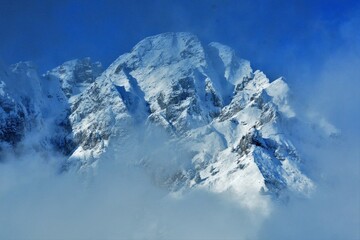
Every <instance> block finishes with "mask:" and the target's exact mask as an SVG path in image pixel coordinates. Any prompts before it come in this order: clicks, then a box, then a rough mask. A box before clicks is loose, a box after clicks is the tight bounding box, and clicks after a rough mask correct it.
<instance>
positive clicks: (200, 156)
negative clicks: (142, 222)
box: [0, 33, 313, 207]
mask: <svg viewBox="0 0 360 240" xmlns="http://www.w3.org/2000/svg"><path fill="white" fill-rule="evenodd" d="M2 68H3V70H2V71H1V72H0V73H1V75H0V83H1V85H0V118H1V123H0V127H1V131H0V142H1V144H2V145H1V146H3V147H4V146H5V145H6V146H11V145H12V146H15V145H16V144H17V143H19V142H20V141H22V140H23V139H24V138H26V136H27V134H28V132H32V131H39V130H40V129H41V131H40V132H41V134H39V135H40V136H38V137H39V140H41V141H40V142H42V143H45V144H43V145H44V146H47V147H46V148H44V149H49V146H50V147H51V148H53V149H56V151H58V152H61V153H62V154H63V155H64V156H66V158H68V159H69V160H68V162H69V163H75V165H77V166H78V167H80V168H81V169H83V170H86V169H88V168H90V167H93V166H95V165H96V163H97V161H98V160H99V159H100V158H101V157H102V156H103V155H104V152H106V150H108V149H109V148H111V149H112V150H111V151H115V152H116V151H118V152H119V151H120V152H121V151H122V150H124V149H125V148H128V147H129V144H130V143H129V142H128V141H129V140H128V139H130V137H129V136H130V135H131V131H132V130H131V129H143V130H142V131H143V132H142V133H141V134H143V135H141V136H140V137H139V138H140V139H141V138H143V139H148V141H149V142H151V137H148V136H149V134H150V132H151V131H150V129H154V126H157V127H160V128H161V129H165V130H166V132H167V133H168V135H169V136H168V137H167V140H166V141H165V140H164V144H165V143H166V144H174V145H176V146H182V148H183V149H184V150H183V152H186V154H183V155H182V154H180V153H176V154H175V152H174V154H175V157H176V156H177V155H178V156H182V157H184V156H186V157H184V158H186V159H180V161H185V162H190V163H189V164H187V165H186V166H182V167H181V169H179V170H177V171H175V173H173V172H172V173H171V174H170V173H166V174H164V175H163V176H162V177H158V178H157V179H162V180H161V181H162V183H159V184H160V185H166V186H168V187H169V188H170V189H177V190H179V189H185V188H191V187H197V188H206V189H209V190H211V191H214V192H224V191H232V192H235V194H236V195H237V196H239V197H241V198H242V199H243V201H244V202H245V203H246V204H245V205H247V206H249V207H251V206H252V204H260V203H255V202H256V201H254V200H253V199H251V198H250V197H249V196H253V195H254V196H255V195H257V194H260V195H261V194H263V193H271V194H272V193H275V194H276V195H278V194H279V193H280V192H281V191H283V190H284V189H287V190H288V189H290V190H293V191H297V192H301V193H305V194H306V193H308V192H310V191H311V189H312V188H313V183H312V182H311V180H310V179H308V178H307V177H306V176H305V175H304V174H303V173H302V172H301V170H300V166H299V164H300V163H301V158H300V156H299V155H298V154H297V152H296V148H295V146H293V144H292V141H291V134H290V132H289V129H290V128H291V126H290V125H291V123H292V122H295V121H293V120H294V119H296V114H295V113H294V111H293V110H292V108H291V105H290V104H289V103H288V102H289V101H288V95H289V89H288V87H287V85H286V83H285V82H284V80H283V79H282V78H279V79H277V80H275V81H270V80H269V79H268V78H267V77H266V75H265V74H264V73H262V72H261V71H258V70H257V71H253V70H252V69H251V67H250V63H249V62H248V61H247V60H243V59H241V58H239V57H238V56H237V55H236V54H235V52H234V51H233V50H232V49H231V48H229V47H227V46H224V45H221V44H219V43H210V44H209V45H204V44H203V43H201V42H200V41H199V39H198V38H197V37H196V36H194V35H192V34H189V33H165V34H160V35H157V36H153V37H149V38H146V39H144V40H143V41H141V42H140V43H138V44H137V45H136V46H135V47H134V48H133V49H132V51H131V52H129V53H126V54H124V55H121V56H120V57H119V58H118V59H117V60H115V61H114V63H112V64H111V65H110V66H109V67H108V68H107V69H106V70H105V71H102V70H101V64H100V63H98V62H95V63H93V62H91V61H90V59H88V58H86V59H82V60H72V61H69V62H66V63H64V64H62V65H61V66H59V67H57V68H54V69H53V70H50V71H48V72H47V73H46V74H44V75H43V76H39V75H38V74H37V72H36V69H35V68H34V67H33V66H31V65H29V64H24V63H22V64H18V65H17V66H16V67H12V68H11V69H12V70H11V69H7V68H5V67H3V66H2ZM14 81H15V82H16V81H18V82H19V83H23V82H24V83H26V86H27V90H26V91H20V92H19V91H17V90H16V88H13V87H12V85H13V84H12V82H14ZM30 93H31V94H30ZM297 121H298V123H299V120H297ZM304 126H306V124H304ZM295 134H296V133H295ZM150 135H151V134H150ZM146 136H147V137H146ZM134 144H135V145H136V144H140V143H137V142H135V143H134ZM110 146H111V147H110ZM44 151H45V150H44ZM111 151H110V152H111ZM149 151H150V152H149V153H144V154H145V155H149V156H150V155H151V151H153V149H150V150H149ZM139 158H140V159H142V161H141V165H142V166H144V167H146V168H151V161H152V160H151V159H150V158H149V157H145V156H139ZM135 162H136V161H135ZM134 164H135V163H134ZM164 172H166V170H164ZM164 176H166V177H164ZM259 201H260V200H259Z"/></svg>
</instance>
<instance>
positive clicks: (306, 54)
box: [0, 0, 360, 78]
mask: <svg viewBox="0 0 360 240" xmlns="http://www.w3.org/2000/svg"><path fill="white" fill-rule="evenodd" d="M358 2H359V1H340V0H339V1H333V0H328V1H286V0H284V1H258V0H252V1H240V0H208V1H205V0H178V1H177V0H167V1H165V0H152V1H145V0H144V1H133V0H128V1H116V0H103V1H67V0H62V1H52V0H48V1H43V0H32V1H31V0H1V8H0V29H1V32H0V58H1V59H2V60H3V61H5V62H6V63H8V64H11V63H15V62H18V61H21V60H32V61H34V62H36V63H37V65H38V66H39V68H40V70H41V71H45V70H47V69H49V68H52V67H55V66H57V65H59V64H61V63H62V62H64V61H67V60H70V59H73V58H81V57H86V56H89V57H91V58H92V59H94V60H100V61H101V62H102V63H103V64H104V66H105V67H106V66H108V65H109V64H110V63H111V62H112V61H113V60H115V59H116V58H117V57H118V56H119V55H121V54H123V53H125V52H127V51H129V50H130V49H131V48H132V47H133V46H134V45H135V44H136V43H137V42H138V41H140V40H141V39H143V38H145V37H147V36H149V35H154V34H158V33H161V32H168V31H189V32H193V33H195V34H197V35H198V36H199V38H200V39H201V40H202V41H204V42H205V43H207V42H211V41H218V42H221V43H224V44H227V45H230V46H231V47H233V48H234V49H235V50H236V51H237V52H238V53H239V55H240V56H241V57H243V58H246V59H249V60H250V61H251V62H252V65H253V66H254V67H255V68H260V69H262V70H264V71H265V72H266V73H267V74H268V75H269V76H270V77H272V78H274V77H278V76H280V75H285V76H286V77H292V73H293V72H294V69H298V70H301V71H312V69H313V68H318V67H320V66H321V64H323V63H324V61H325V59H326V58H327V57H328V56H329V55H331V54H332V53H333V52H334V51H337V50H338V49H339V48H341V47H343V46H344V45H346V44H349V42H351V41H357V40H359V35H358V31H357V30H356V26H357V23H360V21H359V15H360V11H359V9H360V4H359V3H358ZM344 29H345V30H344ZM344 32H345V33H344ZM354 35H357V36H354ZM359 41H360V40H359ZM356 46H358V44H356ZM357 50H359V49H357Z"/></svg>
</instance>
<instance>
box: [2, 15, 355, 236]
mask: <svg viewBox="0 0 360 240" xmlns="http://www.w3.org/2000/svg"><path fill="white" fill-rule="evenodd" d="M249 14H251V15H253V14H252V12H251V11H249ZM278 15H279V16H282V15H281V14H278ZM357 16H358V14H357V13H356V12H355V13H354V15H353V16H349V21H347V22H346V23H345V24H343V25H342V26H341V29H340V30H341V31H339V32H340V34H341V36H336V38H337V39H338V38H339V39H341V41H340V40H339V42H341V45H340V44H339V46H336V48H335V47H334V48H332V49H336V51H334V52H332V53H331V54H330V53H329V52H328V51H327V52H321V51H320V50H319V52H316V55H317V56H321V57H318V58H317V59H321V60H322V59H323V58H322V57H323V56H326V58H325V57H324V58H325V60H324V61H322V62H316V63H315V61H314V60H312V61H310V60H309V62H310V63H307V62H306V57H307V56H306V54H305V56H302V59H301V62H299V63H298V62H296V64H299V66H298V65H296V64H294V63H292V65H290V64H289V67H288V65H286V64H284V62H285V61H284V60H283V59H282V58H281V57H279V56H278V57H277V58H276V62H281V65H284V66H285V65H286V69H287V73H289V74H288V76H285V77H287V79H288V80H289V83H290V87H291V88H292V91H293V95H294V98H295V99H294V101H295V105H296V107H297V113H298V114H299V115H298V116H299V117H303V118H304V119H307V118H306V117H307V116H315V117H313V119H315V120H319V121H320V119H321V118H324V119H327V121H328V122H329V123H331V124H332V125H334V126H335V127H336V128H337V129H338V130H339V135H338V136H336V137H329V138H323V139H321V141H319V142H316V143H314V139H308V140H306V141H304V142H299V143H298V144H297V145H296V147H298V149H299V151H300V152H301V153H302V156H303V160H304V165H305V166H304V168H305V170H306V174H307V175H309V177H310V178H311V179H312V180H313V181H314V182H315V184H316V190H315V192H314V193H313V194H312V195H311V196H310V197H309V198H304V197H299V196H290V200H289V202H288V203H283V202H277V201H274V203H273V205H272V210H271V213H270V215H264V214H263V213H261V212H256V211H250V210H248V209H244V208H241V207H240V205H239V204H237V203H236V201H234V200H233V199H232V196H231V195H230V194H227V193H224V194H212V193H209V192H204V191H200V190H193V191H189V192H185V193H183V194H169V192H168V191H167V190H166V188H164V187H161V186H158V185H157V184H155V182H154V176H152V175H151V174H149V172H148V171H145V170H144V168H141V167H139V166H138V165H134V164H132V163H138V162H139V161H140V160H141V159H139V158H141V156H144V155H147V156H148V155H149V152H151V153H152V154H150V155H149V156H148V159H147V161H148V162H153V165H152V166H153V170H154V171H155V173H156V176H155V179H156V177H158V176H160V178H161V177H164V176H163V175H161V171H159V169H160V170H161V169H162V168H171V169H173V170H177V169H181V168H182V167H183V165H184V164H185V165H186V164H187V163H186V162H185V163H184V162H182V161H181V158H182V157H186V155H187V154H188V153H187V152H186V149H182V148H181V147H179V148H178V149H177V150H176V151H175V150H174V147H172V146H171V145H166V144H165V142H166V140H167V138H166V136H161V137H159V136H158V135H157V136H156V138H157V139H159V140H158V141H156V142H154V141H150V140H149V141H143V140H142V141H139V139H138V137H136V138H134V139H131V141H130V142H131V143H132V146H133V148H128V149H130V150H129V151H128V152H122V151H121V150H116V149H113V151H109V153H108V154H107V155H106V156H104V159H100V161H99V165H98V168H97V169H96V170H95V171H93V172H89V173H77V172H73V171H70V172H65V173H61V174H60V173H59V171H58V169H59V167H60V164H61V163H62V162H63V160H64V159H63V158H62V157H60V156H58V155H56V154H54V153H48V154H47V155H43V154H40V153H38V152H35V151H34V150H30V149H24V150H22V151H20V152H18V153H17V154H16V155H12V154H10V153H9V154H8V156H7V157H6V159H2V162H1V163H0V239H250V240H252V239H316V240H319V239H326V240H327V239H351V240H352V239H360V232H359V226H360V150H359V149H360V127H359V123H358V122H359V119H360V107H359V104H360V99H359V96H360V94H359V89H360V68H359V66H360V47H359V43H360V40H359V39H360V38H359V33H358V32H359V31H358V29H357V27H358V25H359V17H357ZM302 18H305V17H304V16H303V17H302ZM266 21H268V17H267V16H266ZM297 21H298V20H297ZM255 23H256V24H255V25H254V26H256V25H258V22H255ZM308 24H309V25H311V24H312V23H311V22H310V23H308ZM245 25H246V23H245ZM9 26H10V25H9ZM265 27H266V26H264V28H265ZM291 27H292V25H291ZM54 29H56V28H54ZM311 29H312V28H311ZM165 30H168V28H166V29H165ZM186 30H187V28H186ZM250 30H251V31H253V28H252V27H251V28H250V27H249V31H250ZM312 30H313V29H312ZM214 31H215V30H214ZM314 31H315V30H314ZM215 32H216V31H215ZM324 32H325V33H327V32H326V31H324ZM216 33H217V32H216ZM282 34H283V32H281V34H280V36H282ZM50 35H51V34H50ZM144 35H145V33H144ZM203 35H205V34H203ZM325 35H326V34H325ZM104 36H106V37H107V35H106V34H104ZM244 36H246V34H244ZM261 36H263V35H261ZM326 36H327V35H326ZM271 37H272V36H269V39H271ZM298 37H299V36H298ZM246 40H250V39H246ZM326 40H329V41H330V40H331V36H327V38H325V41H324V42H326ZM9 41H10V40H9ZM61 41H62V40H61ZM81 41H83V40H81ZM257 41H258V42H259V41H262V40H261V39H257ZM314 41H315V40H314ZM49 42H51V41H49ZM244 42H246V41H244ZM248 42H249V43H248V45H249V46H250V47H249V49H250V50H249V51H250V52H251V53H252V52H261V53H263V52H264V51H265V48H270V47H272V45H270V47H268V46H267V45H265V47H264V49H261V51H259V50H258V46H257V43H258V42H255V43H256V44H255V45H256V46H252V44H253V43H252V42H251V41H248ZM315 42H317V41H315ZM304 43H306V41H300V44H304ZM4 46H5V45H4ZM6 46H7V45H6ZM316 46H317V45H316ZM234 47H236V46H234ZM9 49H11V48H9ZM298 49H299V50H298V51H297V52H300V50H302V48H301V47H299V48H298ZM309 49H310V50H313V48H309ZM290 50H291V49H290ZM42 51H44V50H42ZM46 51H47V50H46ZM283 51H285V50H283ZM286 51H287V53H288V54H291V51H288V50H286ZM11 54H12V53H11ZM264 54H265V53H264ZM249 55H250V54H249ZM267 55H269V56H268V58H269V59H270V57H272V56H271V55H273V54H268V53H267ZM295 55H296V54H295ZM259 56H261V54H260V55H259ZM308 56H310V57H311V56H312V55H311V54H309V55H308ZM255 57H257V56H256V55H255V56H254V58H255ZM296 57H297V56H294V58H296ZM279 59H280V60H279ZM291 59H293V58H291ZM250 60H252V59H250ZM257 61H258V62H259V63H264V62H265V61H263V62H262V61H261V60H257ZM269 61H270V60H269ZM265 63H266V62H265ZM308 64H315V66H316V68H313V67H312V66H310V65H308ZM278 65H280V64H278ZM278 65H276V66H278ZM260 67H261V66H260ZM284 68H285V67H284ZM299 69H301V70H302V71H299ZM304 69H307V71H303V70H304ZM273 72H275V70H273ZM265 73H266V71H265ZM279 74H281V72H280V73H279ZM140 143H141V145H140ZM177 147H178V146H177ZM168 156H172V157H173V158H171V159H172V160H173V161H172V162H170V163H169V162H166V159H168ZM157 171H158V172H157ZM157 174H160V175H157Z"/></svg>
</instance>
